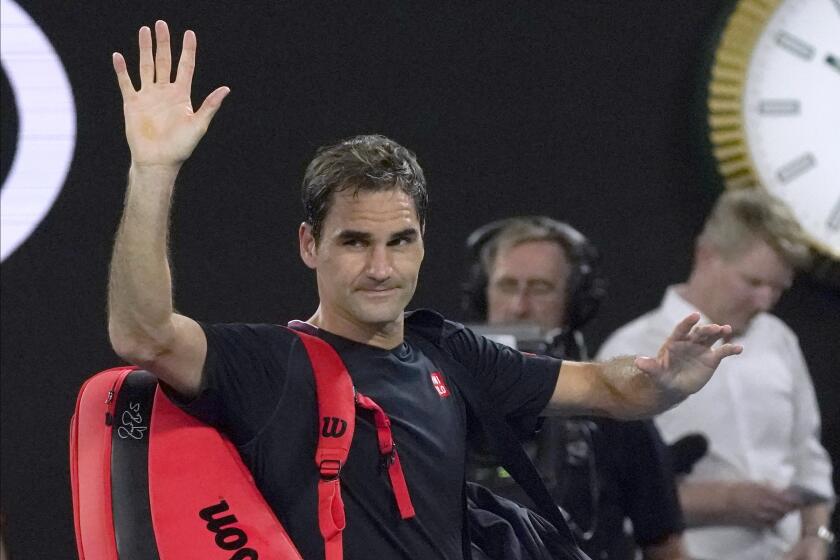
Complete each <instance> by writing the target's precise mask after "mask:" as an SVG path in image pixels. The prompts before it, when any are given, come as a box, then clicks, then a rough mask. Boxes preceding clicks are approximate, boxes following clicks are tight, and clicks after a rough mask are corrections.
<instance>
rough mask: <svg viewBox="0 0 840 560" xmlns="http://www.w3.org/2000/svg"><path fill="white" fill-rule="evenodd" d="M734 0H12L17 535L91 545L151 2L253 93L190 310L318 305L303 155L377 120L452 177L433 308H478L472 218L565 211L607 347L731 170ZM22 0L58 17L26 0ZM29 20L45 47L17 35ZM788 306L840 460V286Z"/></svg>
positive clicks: (375, 126) (194, 161)
mask: <svg viewBox="0 0 840 560" xmlns="http://www.w3.org/2000/svg"><path fill="white" fill-rule="evenodd" d="M732 4H733V3H732V1H731V0H709V1H706V2H696V1H692V0H671V1H668V2H662V1H642V0H639V1H635V2H619V1H587V2H573V1H554V2H545V3H533V2H532V3H527V4H525V3H510V2H497V1H490V0H487V1H473V2H454V3H449V4H447V5H438V6H435V7H431V6H429V5H426V4H425V3H421V2H406V1H393V2H374V1H364V2H353V3H346V4H339V3H317V2H298V3H291V2H268V1H260V2H251V3H248V4H247V5H245V4H242V3H238V2H203V3H202V2H178V3H173V2H164V1H157V0H150V1H146V2H114V1H103V0H97V1H95V0H91V1H87V2H74V3H63V2H61V3H57V2H48V1H34V0H30V1H26V2H22V1H21V2H18V3H16V4H15V3H13V2H11V0H3V10H4V11H3V21H2V25H3V29H2V35H3V37H4V43H3V49H4V50H3V69H4V71H3V75H2V168H0V173H2V178H3V191H4V192H3V197H4V198H3V204H4V206H6V205H7V204H11V203H9V201H10V200H14V201H15V202H14V204H16V205H20V204H23V205H26V204H28V205H30V206H32V208H29V213H28V214H26V216H34V217H32V218H24V217H21V216H23V214H20V215H18V214H14V215H12V214H9V216H10V217H7V215H6V214H4V218H3V219H4V222H3V236H4V238H7V239H8V243H7V239H4V248H3V259H4V260H3V262H2V296H0V304H2V353H1V354H0V356H1V357H2V374H1V375H2V377H1V378H0V379H2V393H1V394H0V397H1V399H2V400H1V401H0V419H1V420H2V472H1V473H0V474H2V478H1V479H0V480H2V488H1V489H2V502H0V506H2V511H3V512H4V514H5V520H6V529H5V530H6V533H7V542H8V546H9V549H10V552H11V553H12V556H13V558H15V559H26V558H31V559H36V558H37V559H43V558H71V557H74V555H75V545H74V540H73V517H72V504H71V499H70V486H69V469H68V436H67V434H68V426H69V420H70V416H71V414H72V413H73V407H74V403H75V397H76V394H77V391H78V389H79V387H80V385H81V383H82V382H83V380H84V379H85V378H87V377H88V376H90V375H91V374H93V373H95V372H97V371H99V370H101V369H104V368H107V367H110V366H113V365H116V364H118V363H119V360H118V358H117V357H116V356H115V355H114V354H113V352H112V350H111V349H110V346H109V344H108V338H107V332H106V316H105V296H106V282H107V267H108V260H109V253H110V250H111V244H112V238H113V234H114V231H115V229H116V225H117V222H118V220H119V216H120V212H121V209H122V199H123V194H124V187H125V182H126V172H127V168H128V164H129V153H128V149H127V146H126V144H125V140H124V134H123V125H122V104H121V100H120V95H119V91H118V89H117V85H116V80H115V79H114V76H113V71H112V68H111V56H110V55H111V53H112V52H114V51H120V52H122V53H124V54H125V55H126V58H127V59H128V61H129V68H130V70H131V71H132V72H133V75H134V76H135V77H136V60H137V45H136V32H137V29H138V28H139V27H140V26H141V25H153V23H154V21H155V19H158V18H161V19H165V20H167V21H168V22H169V25H170V29H171V30H172V32H173V36H174V37H175V38H176V40H175V41H174V42H175V43H176V44H180V37H181V35H182V33H183V31H184V30H185V29H188V28H189V29H193V30H194V31H195V32H196V34H197V36H198V45H199V46H198V62H197V73H196V79H195V82H194V85H193V94H194V101H195V103H196V104H198V103H200V102H201V101H202V100H203V97H204V96H205V95H206V94H207V93H209V92H210V91H211V90H212V89H213V88H215V87H216V86H219V85H227V86H229V87H230V88H231V90H232V93H231V94H230V96H229V97H228V98H227V99H226V100H225V103H224V106H223V108H222V110H221V111H220V112H219V114H218V115H217V117H216V119H215V121H214V122H213V124H212V126H211V128H210V131H209V133H208V134H207V136H206V137H205V138H204V140H203V141H202V143H201V144H200V145H199V147H198V149H197V150H196V152H195V153H194V155H193V157H192V158H191V159H190V160H189V162H188V163H187V165H186V166H185V167H184V169H183V172H182V174H181V176H180V180H179V188H178V189H177V191H176V200H175V206H174V215H173V231H172V239H171V247H172V264H173V269H174V276H175V288H176V302H177V307H178V309H179V310H180V311H181V312H183V313H185V314H187V315H190V316H192V317H195V318H197V319H201V320H206V321H247V322H276V323H285V322H286V321H287V320H289V319H292V318H301V319H305V318H307V317H308V316H309V314H310V313H311V312H312V311H313V310H314V308H315V306H316V292H315V285H314V281H313V280H314V277H313V275H312V273H311V271H309V270H308V269H307V268H305V267H304V266H303V265H302V263H301V262H300V260H299V257H298V252H297V238H296V230H297V226H298V224H299V223H300V221H301V217H302V210H301V206H300V201H299V184H300V181H301V179H302V176H303V170H304V168H305V166H306V163H307V162H308V161H309V159H310V158H311V157H312V155H313V153H314V151H315V149H316V148H317V147H318V146H321V145H323V144H327V143H333V142H335V141H337V140H339V139H342V138H344V137H348V136H352V135H355V134H359V133H374V132H375V133H382V134H385V135H387V136H390V137H392V138H394V139H395V140H397V141H398V142H400V143H402V144H404V145H405V146H407V147H409V148H411V149H412V150H413V151H415V153H416V154H417V156H418V158H419V160H420V163H421V165H422V166H423V167H424V169H425V171H426V176H427V179H428V181H429V188H430V197H431V211H430V218H429V223H428V228H427V233H426V246H427V256H426V262H425V265H424V269H423V271H422V274H421V283H420V287H419V289H418V292H417V295H416V297H415V299H414V302H413V304H412V307H433V308H435V309H437V310H439V311H441V312H443V313H444V314H446V315H448V316H450V317H452V318H456V319H457V318H458V317H459V314H460V311H459V300H460V282H461V276H462V273H463V272H465V270H466V264H467V263H466V260H465V259H466V251H465V249H464V241H465V239H466V237H467V236H468V234H469V233H470V232H471V231H473V230H474V229H475V228H476V227H478V226H480V225H482V224H484V223H486V222H488V221H490V220H492V219H497V218H501V217H505V216H509V215H511V214H548V215H550V216H552V217H555V218H558V219H561V220H565V221H568V222H569V223H571V224H572V225H574V226H575V227H576V228H578V229H579V230H581V231H582V232H584V233H585V234H586V235H587V236H588V237H589V238H590V239H591V240H592V241H593V242H594V243H595V245H597V246H598V247H599V248H600V250H601V253H602V257H603V268H604V273H605V275H606V276H607V277H608V279H609V281H610V286H609V296H608V298H607V300H606V301H605V303H604V305H603V306H602V311H601V313H600V314H599V316H598V317H597V318H596V319H595V320H594V321H593V322H592V323H590V325H589V326H588V327H587V334H588V340H589V345H590V348H591V349H592V350H597V347H598V345H599V344H600V343H601V342H602V341H603V340H604V339H605V338H606V336H607V335H608V334H609V333H610V332H612V330H614V329H615V328H616V327H618V326H620V325H622V324H624V323H625V322H627V321H628V320H630V319H632V318H634V317H636V316H638V315H639V314H641V313H643V312H645V311H647V310H649V309H651V308H653V307H655V306H656V305H657V304H658V302H659V300H660V297H661V295H662V292H663V289H664V288H665V286H667V285H669V284H672V283H675V282H679V281H682V280H684V279H685V277H686V276H687V274H688V271H689V267H690V263H691V254H692V253H691V251H692V243H693V238H694V236H695V235H696V234H697V233H698V230H699V227H700V225H701V224H702V222H703V219H704V217H705V215H706V213H707V212H708V210H709V209H710V207H711V204H712V202H713V201H714V199H715V198H716V196H717V194H718V193H719V192H720V191H721V189H722V188H723V187H722V181H721V179H720V178H719V176H718V175H717V172H716V168H715V163H714V160H713V158H712V155H711V151H710V147H709V143H708V140H707V125H706V119H707V114H706V108H705V107H706V87H707V80H708V70H709V65H710V63H711V60H712V57H713V51H714V45H715V41H716V37H717V36H718V34H719V33H720V30H721V28H722V25H723V23H724V22H725V19H726V16H727V15H728V13H729V12H730V11H731V9H732ZM19 8H23V13H24V14H26V15H28V17H31V18H32V21H34V24H35V27H32V24H31V22H30V23H27V22H26V21H25V20H24V19H20V18H19V16H18V15H15V16H14V17H12V14H17V13H18V12H17V11H15V10H17V9H19ZM27 26H29V27H27ZM24 28H26V29H29V31H25V30H23V29H24ZM22 30H23V31H22ZM16 33H17V34H18V35H20V34H23V35H26V36H27V37H32V38H33V39H32V41H34V43H32V44H33V46H32V47H31V50H30V49H28V48H24V49H21V48H20V47H19V46H17V45H15V46H13V45H11V43H7V42H6V38H7V37H12V36H14V34H16ZM43 39H46V40H47V42H48V44H49V45H51V46H52V49H54V52H55V54H54V55H49V53H48V51H47V50H44V48H45V47H44V46H43V43H44V42H43ZM39 41H40V43H39ZM36 43H37V44H36ZM46 48H47V49H48V47H46ZM45 53H47V54H45ZM50 56H52V57H53V58H50ZM62 66H63V69H64V72H65V73H66V79H65V78H63V77H62V76H61V67H62ZM22 68H23V69H25V70H27V71H28V72H29V74H28V75H29V77H28V78H25V77H23V76H22V74H21V72H22V70H21V69H22ZM10 75H11V77H10ZM21 80H27V81H26V82H25V83H26V84H27V86H26V88H21V87H18V86H19V85H20V83H24V82H22V81H21ZM32 107H34V108H35V109H36V110H35V112H34V113H33V114H32V115H31V116H27V114H26V112H27V111H29V110H30V109H31V108H32ZM32 123H35V124H32ZM30 125H31V126H30ZM21 131H28V132H27V134H21ZM26 142H29V144H27V143H26ZM24 150H25V151H26V157H27V158H29V159H28V161H29V162H30V163H29V166H30V169H31V170H32V172H33V173H42V174H43V176H44V178H43V179H42V181H43V184H41V183H39V186H38V187H37V188H36V189H34V190H31V191H29V194H27V195H26V196H30V197H34V198H32V199H31V200H30V199H29V198H26V199H25V200H24V201H23V202H21V200H22V199H20V198H15V199H12V195H13V194H14V195H15V196H18V197H19V196H21V195H19V194H18V193H16V192H12V187H11V186H10V184H11V180H10V178H12V173H11V171H12V162H13V161H14V160H15V157H16V155H19V156H20V157H23V155H22V154H23V152H24ZM33 193H34V194H33ZM7 194H8V195H9V196H8V199H7ZM17 207H18V206H15V208H17ZM5 210H6V209H5V208H4V212H5ZM7 226H8V227H9V228H10V229H8V230H7ZM777 313H778V315H780V316H781V317H782V318H783V319H784V320H785V321H787V322H788V324H790V325H791V326H792V327H793V329H794V330H795V331H796V332H797V333H798V335H799V336H800V339H801V345H802V347H803V349H804V352H805V355H806V357H807V359H808V363H809V366H810V367H811V373H812V376H813V380H814V384H815V386H816V389H817V396H818V399H819V402H820V405H821V409H822V416H823V440H824V442H825V444H826V447H827V448H828V450H829V452H830V453H831V454H832V457H833V460H834V463H835V465H836V464H838V463H840V415H838V413H837V412H838V408H839V407H838V402H840V375H838V374H840V371H838V370H840V344H838V340H840V336H838V333H840V291H838V289H837V288H836V287H832V285H831V282H830V281H826V279H825V278H822V279H820V278H816V277H814V276H809V275H803V276H801V277H799V278H798V279H797V281H796V283H795V286H794V287H793V289H791V290H790V291H789V292H788V293H787V294H786V295H785V296H784V297H783V299H782V300H781V302H780V304H779V306H778V308H777ZM835 487H840V485H838V477H837V475H836V474H835ZM836 519H837V516H836V515H835V523H834V530H835V532H837V523H836Z"/></svg>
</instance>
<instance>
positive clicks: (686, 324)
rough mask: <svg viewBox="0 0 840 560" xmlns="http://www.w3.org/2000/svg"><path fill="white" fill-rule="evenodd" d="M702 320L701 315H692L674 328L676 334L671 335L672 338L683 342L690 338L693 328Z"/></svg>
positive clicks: (696, 313)
mask: <svg viewBox="0 0 840 560" xmlns="http://www.w3.org/2000/svg"><path fill="white" fill-rule="evenodd" d="M699 320H700V314H699V313H698V312H696V311H695V312H694V313H691V314H690V315H688V316H687V317H686V318H685V319H683V320H682V321H680V322H679V323H677V326H676V327H674V332H672V333H671V338H673V339H674V340H681V339H684V338H685V337H687V336H688V334H689V333H690V332H691V328H692V327H694V325H696V324H697V321H699Z"/></svg>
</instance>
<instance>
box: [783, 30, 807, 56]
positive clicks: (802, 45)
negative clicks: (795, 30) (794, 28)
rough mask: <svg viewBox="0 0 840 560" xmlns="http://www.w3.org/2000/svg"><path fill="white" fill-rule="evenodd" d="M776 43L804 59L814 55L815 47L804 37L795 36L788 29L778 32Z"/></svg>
mask: <svg viewBox="0 0 840 560" xmlns="http://www.w3.org/2000/svg"><path fill="white" fill-rule="evenodd" d="M776 44H777V45H779V46H780V47H782V48H783V49H785V50H786V51H788V52H789V53H791V54H793V55H796V56H798V57H799V58H801V59H803V60H811V58H813V56H814V47H812V46H811V45H809V44H808V43H806V42H805V41H803V40H802V39H798V38H797V37H794V36H793V35H791V34H790V33H788V32H787V31H779V32H778V33H776Z"/></svg>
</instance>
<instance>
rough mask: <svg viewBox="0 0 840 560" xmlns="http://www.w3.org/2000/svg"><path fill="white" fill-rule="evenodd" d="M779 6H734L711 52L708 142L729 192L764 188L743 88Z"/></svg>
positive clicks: (834, 254)
mask: <svg viewBox="0 0 840 560" xmlns="http://www.w3.org/2000/svg"><path fill="white" fill-rule="evenodd" d="M781 3H782V0H739V2H738V3H737V4H736V6H735V9H734V11H733V12H732V14H731V15H730V16H729V19H728V21H727V22H726V25H725V27H724V30H723V33H722V35H721V38H720V41H719V42H718V45H717V48H716V49H715V56H714V63H713V65H712V71H711V79H710V80H709V92H708V111H709V121H708V122H709V139H710V141H711V144H712V153H713V154H714V156H715V160H716V162H717V167H718V171H719V172H720V174H721V176H722V177H723V180H724V184H725V186H726V188H728V189H742V188H762V189H763V188H764V186H763V185H762V184H761V180H760V179H759V175H758V172H757V171H756V167H755V164H754V163H753V160H752V158H751V157H750V153H749V149H748V147H747V135H746V128H745V126H744V105H743V99H744V87H745V86H746V81H747V70H748V68H749V63H750V58H751V56H752V53H753V49H754V48H755V46H756V43H757V42H758V39H759V37H760V36H761V34H762V32H763V31H764V29H765V27H766V26H767V23H768V22H769V21H770V18H771V17H772V16H773V14H774V13H775V12H776V9H777V8H778V7H779V5H780V4H781ZM806 235H807V232H806ZM807 238H808V240H809V242H810V243H811V246H812V247H813V248H814V249H815V250H817V251H818V252H820V253H822V254H823V255H826V256H828V257H830V258H831V259H832V260H834V261H835V262H840V250H838V249H835V248H833V247H830V246H828V245H827V244H825V243H823V242H821V241H819V240H817V239H814V237H813V236H811V235H807Z"/></svg>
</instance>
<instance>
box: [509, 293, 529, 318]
mask: <svg viewBox="0 0 840 560" xmlns="http://www.w3.org/2000/svg"><path fill="white" fill-rule="evenodd" d="M510 309H511V311H512V312H513V314H514V315H515V316H516V318H517V319H526V318H527V317H528V315H529V313H530V311H531V300H530V298H529V297H528V292H527V290H517V292H516V293H515V294H513V296H512V297H511V300H510Z"/></svg>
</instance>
